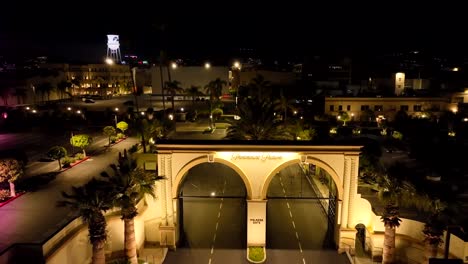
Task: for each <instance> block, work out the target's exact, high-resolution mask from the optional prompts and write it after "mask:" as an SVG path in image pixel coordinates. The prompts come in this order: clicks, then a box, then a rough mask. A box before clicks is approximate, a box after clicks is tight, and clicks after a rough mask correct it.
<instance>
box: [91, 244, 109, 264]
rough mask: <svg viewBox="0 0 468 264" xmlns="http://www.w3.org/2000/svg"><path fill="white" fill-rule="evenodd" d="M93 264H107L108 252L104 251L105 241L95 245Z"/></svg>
mask: <svg viewBox="0 0 468 264" xmlns="http://www.w3.org/2000/svg"><path fill="white" fill-rule="evenodd" d="M92 263H93V264H105V263H106V252H105V251H104V241H97V242H94V243H93V259H92Z"/></svg>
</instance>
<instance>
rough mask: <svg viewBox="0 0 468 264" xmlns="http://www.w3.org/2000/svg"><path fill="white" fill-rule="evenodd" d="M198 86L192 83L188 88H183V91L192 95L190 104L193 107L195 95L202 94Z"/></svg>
mask: <svg viewBox="0 0 468 264" xmlns="http://www.w3.org/2000/svg"><path fill="white" fill-rule="evenodd" d="M199 89H200V87H198V86H195V85H192V86H190V88H187V89H185V92H186V93H187V94H188V95H189V96H191V97H192V106H193V107H194V108H195V97H197V96H200V95H203V93H202V92H200V90H199Z"/></svg>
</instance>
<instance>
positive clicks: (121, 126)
mask: <svg viewBox="0 0 468 264" xmlns="http://www.w3.org/2000/svg"><path fill="white" fill-rule="evenodd" d="M117 128H118V129H120V131H122V133H124V134H125V131H126V130H127V129H128V124H127V122H125V121H120V122H118V123H117Z"/></svg>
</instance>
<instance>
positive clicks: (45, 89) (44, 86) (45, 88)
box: [37, 82, 54, 102]
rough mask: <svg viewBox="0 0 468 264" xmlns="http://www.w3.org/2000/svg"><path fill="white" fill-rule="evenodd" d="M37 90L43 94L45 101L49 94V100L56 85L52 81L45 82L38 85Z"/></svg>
mask: <svg viewBox="0 0 468 264" xmlns="http://www.w3.org/2000/svg"><path fill="white" fill-rule="evenodd" d="M37 90H38V91H39V92H40V93H41V95H42V102H44V96H45V95H47V101H50V93H51V92H52V91H53V90H54V87H53V86H52V84H51V83H50V82H43V83H41V84H39V85H38V86H37Z"/></svg>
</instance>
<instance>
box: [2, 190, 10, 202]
mask: <svg viewBox="0 0 468 264" xmlns="http://www.w3.org/2000/svg"><path fill="white" fill-rule="evenodd" d="M9 198H10V191H9V190H0V203H1V202H4V201H6V200H8V199H9Z"/></svg>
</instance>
